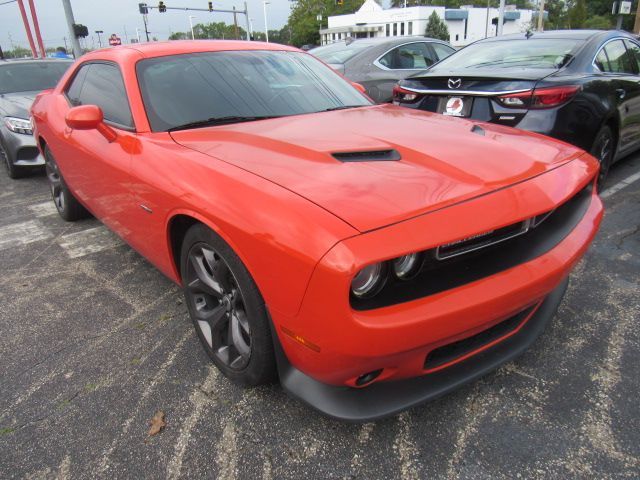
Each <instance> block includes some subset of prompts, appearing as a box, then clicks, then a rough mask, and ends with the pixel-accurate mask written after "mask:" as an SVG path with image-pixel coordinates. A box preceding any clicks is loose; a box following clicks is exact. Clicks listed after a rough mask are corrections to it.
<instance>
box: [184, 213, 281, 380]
mask: <svg viewBox="0 0 640 480" xmlns="http://www.w3.org/2000/svg"><path fill="white" fill-rule="evenodd" d="M180 272H181V275H182V283H183V287H184V295H185V300H186V304H187V308H188V309H189V314H190V316H191V319H192V321H193V324H194V326H195V329H196V332H197V334H198V338H199V339H200V342H201V343H202V346H203V347H204V350H205V351H206V352H207V355H209V358H210V359H211V360H212V361H213V363H214V364H215V365H216V367H218V369H219V370H220V371H221V372H222V373H223V374H224V375H225V376H226V377H227V378H229V379H230V380H231V381H233V382H235V383H237V384H240V385H261V384H265V383H271V382H273V381H274V380H275V379H276V364H275V355H274V351H273V341H272V338H271V327H270V322H269V318H268V314H267V309H266V306H265V304H264V300H263V299H262V295H260V292H259V291H258V287H257V286H256V284H255V282H254V281H253V279H252V278H251V275H250V274H249V272H248V270H247V269H246V267H245V266H244V264H243V263H242V261H241V260H240V258H239V257H238V256H237V255H236V254H235V252H234V251H233V250H232V249H231V247H230V246H229V245H227V243H226V242H225V241H224V240H223V239H222V238H220V236H218V235H217V234H216V233H214V232H213V231H211V230H210V229H209V228H207V227H206V226H204V225H202V224H200V223H198V224H195V225H193V226H192V227H191V228H190V229H189V230H188V231H187V233H186V235H185V237H184V241H183V242H182V251H181V254H180Z"/></svg>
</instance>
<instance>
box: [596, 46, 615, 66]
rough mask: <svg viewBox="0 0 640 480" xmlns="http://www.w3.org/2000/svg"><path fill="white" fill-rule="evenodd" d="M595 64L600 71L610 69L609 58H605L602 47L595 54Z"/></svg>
mask: <svg viewBox="0 0 640 480" xmlns="http://www.w3.org/2000/svg"><path fill="white" fill-rule="evenodd" d="M595 64H596V67H598V69H599V70H600V71H601V72H610V71H611V66H610V65H609V59H608V58H607V54H606V53H605V51H604V48H603V49H602V50H600V51H599V52H598V55H596V60H595Z"/></svg>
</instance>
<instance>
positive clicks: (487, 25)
mask: <svg viewBox="0 0 640 480" xmlns="http://www.w3.org/2000/svg"><path fill="white" fill-rule="evenodd" d="M490 1H491V0H487V21H486V22H485V24H484V38H487V37H488V36H489V6H490V3H489V2H490Z"/></svg>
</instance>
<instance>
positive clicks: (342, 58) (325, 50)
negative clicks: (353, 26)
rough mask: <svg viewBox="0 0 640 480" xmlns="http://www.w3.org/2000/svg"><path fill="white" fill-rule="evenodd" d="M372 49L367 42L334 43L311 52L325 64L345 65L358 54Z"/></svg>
mask: <svg viewBox="0 0 640 480" xmlns="http://www.w3.org/2000/svg"><path fill="white" fill-rule="evenodd" d="M367 48H371V43H367V42H361V41H357V42H352V43H349V44H347V43H346V42H339V43H334V44H333V45H325V46H324V47H318V48H314V49H312V50H310V51H309V53H310V54H311V55H313V56H314V57H317V58H319V59H320V60H322V61H323V62H325V63H334V64H335V63H345V62H346V61H347V60H349V59H350V58H352V57H354V56H355V55H357V54H358V53H360V52H362V51H364V50H366V49H367Z"/></svg>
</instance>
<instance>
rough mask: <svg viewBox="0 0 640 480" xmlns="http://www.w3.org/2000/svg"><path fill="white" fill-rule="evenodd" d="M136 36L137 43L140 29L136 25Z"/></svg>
mask: <svg viewBox="0 0 640 480" xmlns="http://www.w3.org/2000/svg"><path fill="white" fill-rule="evenodd" d="M136 38H137V39H138V43H140V29H139V28H138V27H136Z"/></svg>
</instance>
